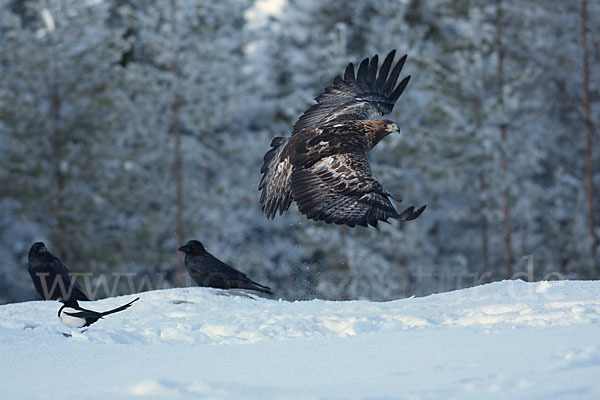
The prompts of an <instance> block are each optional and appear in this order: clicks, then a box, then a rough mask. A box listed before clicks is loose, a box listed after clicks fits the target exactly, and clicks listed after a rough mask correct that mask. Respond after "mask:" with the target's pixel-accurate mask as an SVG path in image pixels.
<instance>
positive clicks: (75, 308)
mask: <svg viewBox="0 0 600 400" xmlns="http://www.w3.org/2000/svg"><path fill="white" fill-rule="evenodd" d="M139 299H140V298H139V297H137V298H135V299H133V300H131V301H130V302H129V303H127V304H124V305H122V306H120V307H117V308H113V309H112V310H108V311H104V312H98V311H93V310H87V309H85V308H82V307H80V306H79V304H78V303H77V300H73V299H69V300H65V301H64V303H65V304H64V305H63V306H62V307H61V308H60V310H58V318H60V321H61V322H62V323H63V324H64V325H66V326H68V327H69V328H83V327H86V326H90V325H91V324H93V323H94V322H96V321H98V320H99V319H100V318H102V317H104V316H105V315H108V314H114V313H116V312H119V311H123V310H125V309H127V308H129V307H131V305H132V304H133V303H134V302H136V301H138V300H139Z"/></svg>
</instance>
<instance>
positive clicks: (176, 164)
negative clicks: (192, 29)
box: [171, 0, 184, 286]
mask: <svg viewBox="0 0 600 400" xmlns="http://www.w3.org/2000/svg"><path fill="white" fill-rule="evenodd" d="M176 13H177V3H176V0H171V33H172V34H173V40H174V42H175V46H174V48H173V60H172V64H171V73H172V74H173V98H172V103H171V118H172V119H171V134H172V135H173V141H174V161H173V180H174V183H175V236H176V241H177V248H179V247H181V246H183V220H182V213H183V200H182V182H181V170H182V162H181V138H180V135H179V101H178V95H179V93H178V83H179V82H178V81H179V71H178V69H177V53H178V51H177V42H176V41H177V22H176V21H177V18H176ZM176 257H177V270H176V274H175V276H176V277H175V279H176V284H177V286H183V283H184V280H183V254H181V252H180V251H176Z"/></svg>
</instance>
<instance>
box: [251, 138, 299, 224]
mask: <svg viewBox="0 0 600 400" xmlns="http://www.w3.org/2000/svg"><path fill="white" fill-rule="evenodd" d="M288 140H289V139H288V138H284V137H276V138H274V139H273V141H272V142H271V147H272V149H271V150H269V151H268V152H267V153H266V154H265V157H264V163H263V166H262V168H261V169H260V172H261V173H262V174H263V177H262V179H261V180H260V183H259V184H258V190H261V191H262V192H261V194H260V204H261V205H262V209H263V212H264V213H265V215H266V216H267V219H269V218H274V217H275V215H276V214H277V211H278V210H279V215H281V214H282V213H283V212H284V211H285V210H287V209H288V208H289V207H290V204H292V190H291V186H290V177H291V175H292V163H291V162H290V159H289V156H288V155H284V154H283V151H284V150H285V147H286V144H287V142H288Z"/></svg>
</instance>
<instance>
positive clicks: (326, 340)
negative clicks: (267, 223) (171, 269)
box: [0, 281, 600, 399]
mask: <svg viewBox="0 0 600 400" xmlns="http://www.w3.org/2000/svg"><path fill="white" fill-rule="evenodd" d="M140 297H141V300H140V301H138V302H136V303H135V304H134V305H133V306H132V307H131V308H130V309H128V310H125V311H123V312H121V313H118V314H115V315H110V316H107V317H106V318H105V319H102V320H100V321H98V322H97V323H96V324H94V325H92V326H91V327H90V328H89V329H88V330H87V331H85V332H83V333H80V332H78V331H71V330H70V329H68V328H66V327H64V326H63V325H61V324H60V322H59V320H58V318H57V316H56V313H57V310H58V308H59V306H60V304H59V303H58V302H54V301H46V302H42V301H36V302H28V303H20V304H8V305H4V306H0V354H2V362H1V363H0V377H1V378H0V393H2V398H3V399H28V398H36V399H57V398H74V399H132V398H133V399H135V398H157V399H188V398H189V399H196V398H201V399H204V398H206V399H420V398H423V399H452V398H459V399H462V398H467V399H482V398H485V399H488V398H497V399H569V398H572V399H600V282H598V281H594V282H579V281H563V282H537V283H525V282H522V281H504V282H499V283H493V284H488V285H484V286H479V287H476V288H472V289H465V290H459V291H455V292H450V293H443V294H437V295H432V296H428V297H422V298H410V299H403V300H397V301H391V302H386V303H372V302H368V301H349V302H331V301H318V300H316V301H304V302H292V303H291V302H285V301H274V300H269V299H263V298H251V297H248V296H237V295H236V296H232V295H224V294H223V292H222V291H219V290H212V289H203V288H196V287H194V288H183V289H170V290H162V291H154V292H146V293H142V294H140ZM131 299H133V296H124V297H120V298H111V299H106V300H100V301H97V302H92V303H82V305H83V306H84V307H88V308H92V309H97V310H106V309H108V308H112V307H115V306H117V305H120V304H122V303H125V302H127V301H129V300H131ZM63 333H68V334H72V337H66V336H64V335H63Z"/></svg>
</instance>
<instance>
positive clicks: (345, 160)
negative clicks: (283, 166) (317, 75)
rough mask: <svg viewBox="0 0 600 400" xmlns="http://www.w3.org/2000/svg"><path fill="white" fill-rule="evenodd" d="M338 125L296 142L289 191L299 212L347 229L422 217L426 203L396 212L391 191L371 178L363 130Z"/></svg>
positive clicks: (326, 127)
mask: <svg viewBox="0 0 600 400" xmlns="http://www.w3.org/2000/svg"><path fill="white" fill-rule="evenodd" d="M339 125H341V124H339ZM339 125H333V126H332V125H329V126H325V127H323V128H321V129H319V130H315V131H317V132H319V131H320V133H319V134H317V135H312V136H311V135H308V131H305V132H304V133H303V135H302V136H303V137H306V139H302V140H298V143H297V144H296V146H295V154H294V155H293V156H292V158H291V162H292V164H293V170H292V174H291V190H292V193H293V196H294V200H295V201H296V204H297V205H298V209H299V210H300V212H301V213H303V214H305V215H306V217H307V218H309V219H313V220H315V221H324V222H326V223H335V224H346V225H348V226H351V227H353V226H355V225H360V226H368V225H372V226H375V227H377V224H378V221H384V222H387V220H388V218H393V219H400V220H405V221H408V220H412V219H415V218H417V217H418V216H419V215H421V213H422V212H423V210H424V209H425V207H421V208H420V209H418V210H416V211H415V209H414V207H409V208H407V209H406V210H405V211H404V212H403V213H402V214H399V213H398V212H397V211H396V209H395V208H394V206H393V205H392V203H391V201H390V197H392V196H391V195H390V193H389V192H388V191H387V190H385V188H384V187H383V186H382V185H381V184H380V183H379V182H378V181H377V180H376V179H375V178H374V177H373V174H372V172H371V166H370V164H369V160H368V158H367V147H368V145H367V139H366V137H365V134H364V133H363V132H359V131H356V130H344V129H340V126H339ZM345 125H346V129H347V127H348V126H352V125H347V124H345Z"/></svg>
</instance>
